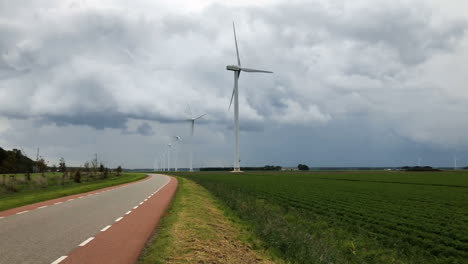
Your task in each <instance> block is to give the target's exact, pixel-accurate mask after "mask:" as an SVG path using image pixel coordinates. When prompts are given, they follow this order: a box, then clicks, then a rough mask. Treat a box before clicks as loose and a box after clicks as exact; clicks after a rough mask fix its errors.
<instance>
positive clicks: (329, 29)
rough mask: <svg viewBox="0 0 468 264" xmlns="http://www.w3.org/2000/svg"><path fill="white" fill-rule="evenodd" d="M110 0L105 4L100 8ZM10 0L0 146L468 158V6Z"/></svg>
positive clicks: (213, 157) (126, 154)
mask: <svg viewBox="0 0 468 264" xmlns="http://www.w3.org/2000/svg"><path fill="white" fill-rule="evenodd" d="M98 2H99V3H98ZM227 2H228V1H219V2H217V1H209V0H199V1H194V0H185V1H155V0H138V1H130V0H128V1H124V0H113V1H111V0H103V1H91V0H75V1H69V0H48V1H39V0H21V1H17V0H0V146H1V147H3V148H7V149H11V148H23V149H24V151H25V152H26V153H27V154H28V155H29V156H31V157H35V152H36V148H38V147H39V148H40V149H41V155H42V156H43V157H44V158H45V159H46V160H48V161H49V164H57V163H58V159H59V158H60V157H64V158H65V159H66V160H67V162H68V164H69V165H80V164H83V163H84V162H85V161H86V160H90V159H92V157H93V156H94V153H97V154H98V155H99V158H100V159H101V160H102V161H104V162H105V163H106V165H108V166H117V165H123V166H124V167H126V168H142V167H146V168H148V167H153V164H154V160H155V157H157V156H159V155H160V154H161V153H162V152H163V151H164V146H165V145H166V144H167V143H169V142H170V141H171V140H172V138H173V136H175V135H179V136H181V137H182V139H183V141H182V142H181V143H180V144H179V145H178V156H179V159H178V160H179V166H188V143H189V139H190V138H189V124H188V123H187V122H184V119H186V118H188V115H189V111H188V109H187V108H188V107H187V104H190V105H191V109H192V111H193V114H194V115H200V114H203V113H208V115H207V116H206V117H204V118H203V119H201V120H200V122H199V123H197V124H196V128H195V130H196V131H195V150H196V154H195V159H194V160H195V166H232V164H233V159H234V137H233V130H232V129H233V112H232V109H231V111H229V112H228V106H229V99H230V96H231V93H232V86H233V77H232V72H229V71H226V68H225V67H226V65H228V64H235V63H236V58H235V47H234V38H233V33H232V21H235V23H236V29H237V37H238V42H239V49H240V56H241V62H242V65H243V66H246V67H256V68H261V69H267V70H272V71H274V72H275V73H274V74H249V73H243V74H242V75H241V77H240V83H239V90H240V123H241V160H242V162H241V165H242V166H263V165H266V164H274V165H282V166H295V165H297V164H298V163H305V164H308V165H310V166H401V165H415V164H416V162H417V160H418V158H421V159H422V164H423V165H433V166H452V165H453V159H454V156H457V158H458V160H459V161H458V164H459V165H465V166H468V136H467V135H468V71H467V63H468V2H467V1H466V0H445V1H442V0H430V1H429V0H425V1H422V0H421V1H418V0H399V1H398V0H397V1H395V0H354V1H347V0H327V1H320V0H304V1H297V0H287V1H281V0H277V1H231V2H235V4H228V3H227Z"/></svg>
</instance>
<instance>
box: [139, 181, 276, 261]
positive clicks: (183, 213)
mask: <svg viewBox="0 0 468 264" xmlns="http://www.w3.org/2000/svg"><path fill="white" fill-rule="evenodd" d="M178 180H179V189H178V191H177V194H176V196H175V198H174V200H173V202H172V205H171V208H170V210H169V211H168V212H167V213H166V216H165V217H164V218H163V219H162V222H161V225H160V226H159V227H158V229H157V230H156V232H155V234H154V235H153V237H152V239H151V240H150V241H149V243H148V244H147V247H146V248H145V250H144V251H143V253H142V255H141V256H140V259H139V262H138V263H139V264H150V263H151V264H165V263H168V264H171V263H228V264H229V263H233V264H234V263H235V264H238V263H243V264H250V263H259V264H260V263H264V264H269V263H284V262H282V261H280V259H279V258H273V257H271V254H269V252H266V251H264V250H263V249H262V246H261V244H260V243H259V241H258V240H257V239H255V238H254V237H253V236H252V235H251V233H250V232H249V231H248V230H247V229H246V228H245V227H246V226H245V225H244V224H243V223H242V222H241V221H240V220H239V218H237V217H236V216H234V214H232V213H231V211H230V210H229V209H228V208H226V207H224V206H223V205H222V204H221V203H220V202H219V201H218V200H217V199H216V198H215V197H214V196H213V195H212V194H210V193H209V192H208V191H207V190H206V189H204V188H203V187H202V186H200V185H198V184H196V183H194V182H193V181H191V180H189V179H185V178H181V177H178ZM273 259H274V260H273Z"/></svg>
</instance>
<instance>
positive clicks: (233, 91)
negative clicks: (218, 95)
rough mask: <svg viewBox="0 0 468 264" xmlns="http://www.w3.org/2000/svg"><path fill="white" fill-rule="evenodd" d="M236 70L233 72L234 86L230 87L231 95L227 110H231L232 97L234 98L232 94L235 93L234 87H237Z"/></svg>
mask: <svg viewBox="0 0 468 264" xmlns="http://www.w3.org/2000/svg"><path fill="white" fill-rule="evenodd" d="M237 74H238V72H234V88H232V95H231V102H230V103H229V108H228V111H229V110H231V105H232V99H234V94H235V93H236V88H237V85H236V84H237V78H238V75H237Z"/></svg>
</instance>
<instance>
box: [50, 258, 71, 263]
mask: <svg viewBox="0 0 468 264" xmlns="http://www.w3.org/2000/svg"><path fill="white" fill-rule="evenodd" d="M66 258H67V256H61V257H60V258H58V259H56V260H55V261H54V262H52V263H50V264H59V263H60V262H62V261H63V260H64V259H66Z"/></svg>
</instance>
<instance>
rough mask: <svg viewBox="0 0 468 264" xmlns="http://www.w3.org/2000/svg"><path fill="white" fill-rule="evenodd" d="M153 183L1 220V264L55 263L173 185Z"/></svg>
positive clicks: (163, 180)
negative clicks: (154, 195)
mask: <svg viewBox="0 0 468 264" xmlns="http://www.w3.org/2000/svg"><path fill="white" fill-rule="evenodd" d="M169 179H170V178H169V177H167V176H163V175H153V176H152V178H151V179H149V180H145V181H140V182H136V183H133V184H129V185H125V186H123V187H118V188H116V189H113V190H110V191H104V192H99V193H96V194H91V195H88V196H83V197H82V198H76V199H73V200H70V201H69V200H66V201H64V202H62V203H59V204H52V205H50V206H47V207H45V208H41V209H35V210H31V211H28V212H25V213H19V214H15V215H11V216H7V217H5V218H2V219H0V263H1V264H7V263H8V264H15V263H34V264H41V263H53V262H54V261H56V260H57V259H59V258H60V257H61V256H64V255H67V254H68V253H69V252H71V251H72V250H73V249H75V248H77V247H79V246H80V245H85V244H86V243H87V242H89V241H88V240H89V239H90V238H92V237H94V236H95V235H96V234H97V233H99V232H102V231H101V230H105V229H106V228H111V227H108V226H111V225H112V224H113V223H115V222H116V220H117V221H119V218H120V219H122V218H121V217H125V216H126V215H127V214H129V213H131V211H132V210H137V208H136V206H139V205H140V203H144V202H145V199H147V198H148V197H149V196H150V195H152V194H153V193H154V192H155V191H156V190H158V189H160V188H161V187H162V186H164V185H165V184H167V183H168V182H169Z"/></svg>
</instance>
